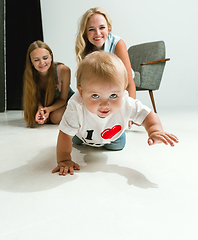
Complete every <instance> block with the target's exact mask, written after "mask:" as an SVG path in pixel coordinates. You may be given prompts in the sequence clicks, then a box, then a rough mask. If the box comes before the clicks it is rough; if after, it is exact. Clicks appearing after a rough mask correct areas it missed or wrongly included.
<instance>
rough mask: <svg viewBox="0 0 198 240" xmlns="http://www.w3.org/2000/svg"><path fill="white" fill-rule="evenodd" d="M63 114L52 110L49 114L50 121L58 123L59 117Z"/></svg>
mask: <svg viewBox="0 0 198 240" xmlns="http://www.w3.org/2000/svg"><path fill="white" fill-rule="evenodd" d="M62 116H63V114H61V113H59V112H52V113H51V114H50V121H51V122H52V123H53V124H59V123H60V121H61V119H62Z"/></svg>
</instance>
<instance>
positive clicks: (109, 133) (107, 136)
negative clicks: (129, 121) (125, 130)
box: [101, 125, 122, 139]
mask: <svg viewBox="0 0 198 240" xmlns="http://www.w3.org/2000/svg"><path fill="white" fill-rule="evenodd" d="M121 128H122V127H121V125H115V126H114V127H112V128H107V129H105V130H104V131H103V132H102V133H101V137H102V138H104V139H111V138H112V137H113V136H115V135H116V134H117V133H118V132H119V131H120V130H121Z"/></svg>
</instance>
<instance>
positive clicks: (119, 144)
mask: <svg viewBox="0 0 198 240" xmlns="http://www.w3.org/2000/svg"><path fill="white" fill-rule="evenodd" d="M72 142H73V143H76V144H77V145H81V144H83V141H82V140H81V139H80V138H79V137H77V136H74V137H73V138H72ZM125 144H126V134H125V132H123V134H122V135H121V136H120V137H119V138H118V139H116V140H115V141H114V142H111V143H110V144H105V145H104V147H105V148H106V149H107V150H113V151H118V150H122V149H123V148H124V147H125Z"/></svg>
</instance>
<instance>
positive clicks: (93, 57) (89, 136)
mask: <svg viewBox="0 0 198 240" xmlns="http://www.w3.org/2000/svg"><path fill="white" fill-rule="evenodd" d="M127 85H128V79H127V71H126V68H125V66H124V64H123V63H122V61H121V60H120V59H119V58H118V57H117V56H116V55H114V54H111V53H105V52H103V51H96V52H93V53H91V54H89V55H87V56H86V57H85V58H84V59H83V61H81V63H80V64H79V66H78V69H77V88H78V92H76V93H75V94H74V95H73V96H72V97H71V99H70V100H69V102H68V106H67V109H66V111H65V113H64V115H63V118H62V121H61V123H60V126H59V129H60V131H59V136H58V141H57V163H58V165H57V167H55V168H54V169H53V171H52V173H55V172H59V174H60V175H66V174H67V173H68V172H69V173H70V174H73V173H74V169H77V170H79V169H80V167H79V165H78V164H77V163H75V162H73V161H72V159H71V152H72V141H73V142H74V143H76V144H86V145H89V146H93V147H102V146H103V147H105V148H106V149H108V150H122V149H123V148H124V146H125V142H126V137H125V129H126V128H127V126H128V121H129V120H132V121H133V122H134V123H136V124H137V125H141V126H143V127H144V128H145V130H146V131H147V133H148V144H149V145H153V144H155V143H157V142H163V143H164V144H166V145H168V144H169V145H171V146H174V143H177V142H178V139H177V137H176V136H174V135H173V134H170V133H166V132H165V131H164V130H163V128H162V124H161V122H160V119H159V117H158V116H157V114H155V113H154V112H153V111H151V110H150V109H149V108H148V107H146V106H144V105H143V104H142V103H141V102H140V101H138V100H137V99H133V98H131V97H129V95H128V92H127V91H126V90H125V89H126V87H127Z"/></svg>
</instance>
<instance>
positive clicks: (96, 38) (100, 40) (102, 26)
mask: <svg viewBox="0 0 198 240" xmlns="http://www.w3.org/2000/svg"><path fill="white" fill-rule="evenodd" d="M109 32H110V31H109V28H108V25H107V21H106V19H105V17H104V16H103V15H102V14H99V13H96V14H94V15H93V16H91V17H90V18H89V20H88V22H87V28H86V33H87V38H88V40H89V42H90V43H91V44H93V45H94V46H95V47H96V48H97V49H98V50H101V49H103V47H104V43H105V41H106V39H107V37H108V35H109Z"/></svg>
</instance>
